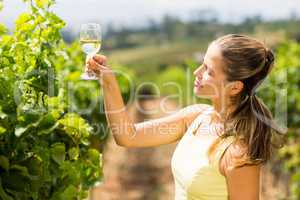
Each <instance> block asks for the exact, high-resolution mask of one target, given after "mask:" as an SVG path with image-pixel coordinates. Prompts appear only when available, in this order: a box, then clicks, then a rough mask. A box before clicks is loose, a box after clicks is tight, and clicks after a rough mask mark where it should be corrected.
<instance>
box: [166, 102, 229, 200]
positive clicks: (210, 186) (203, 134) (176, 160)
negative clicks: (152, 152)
mask: <svg viewBox="0 0 300 200" xmlns="http://www.w3.org/2000/svg"><path fill="white" fill-rule="evenodd" d="M212 109H213V108H212V107H209V108H208V109H205V111H204V112H202V113H201V114H199V116H197V117H196V119H195V120H194V121H193V122H192V124H191V125H190V126H189V128H188V130H187V132H186V133H185V134H184V136H183V137H182V138H181V140H180V141H179V143H178V144H177V146H176V149H175V151H174V153H173V156H172V160H171V167H172V173H173V177H174V181H175V200H227V199H228V194H227V185H226V179H225V177H224V176H223V175H222V174H221V173H220V171H219V160H220V158H221V157H222V155H223V154H224V152H225V150H226V148H227V147H228V146H229V145H230V144H231V143H232V142H233V139H234V137H232V136H230V137H227V138H226V139H224V140H223V141H222V142H221V144H220V145H218V147H217V149H216V153H215V154H214V156H213V160H212V162H211V163H210V162H209V160H208V157H207V150H208V149H209V147H210V145H211V144H212V142H213V141H214V140H215V139H216V137H218V136H217V135H214V134H213V132H214V131H213V130H212V127H211V126H210V125H209V121H210V114H211V112H212ZM200 124H201V126H199V125H200ZM198 127H199V128H198ZM194 131H196V134H194V133H193V132H194Z"/></svg>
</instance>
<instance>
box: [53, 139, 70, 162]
mask: <svg viewBox="0 0 300 200" xmlns="http://www.w3.org/2000/svg"><path fill="white" fill-rule="evenodd" d="M51 158H52V159H53V160H54V161H55V162H56V163H57V164H59V165H61V164H62V163H63V162H64V160H65V158H66V147H65V144H63V143H55V144H53V145H52V146H51Z"/></svg>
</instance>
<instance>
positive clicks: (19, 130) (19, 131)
mask: <svg viewBox="0 0 300 200" xmlns="http://www.w3.org/2000/svg"><path fill="white" fill-rule="evenodd" d="M27 130H28V127H21V126H17V127H16V129H15V135H16V136H17V137H20V136H21V135H22V134H23V133H25V132H26V131H27Z"/></svg>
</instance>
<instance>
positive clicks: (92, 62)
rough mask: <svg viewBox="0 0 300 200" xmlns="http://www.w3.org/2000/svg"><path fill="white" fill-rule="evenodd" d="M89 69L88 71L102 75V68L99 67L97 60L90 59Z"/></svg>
mask: <svg viewBox="0 0 300 200" xmlns="http://www.w3.org/2000/svg"><path fill="white" fill-rule="evenodd" d="M87 69H88V71H92V72H94V73H96V74H97V75H100V73H101V69H102V66H101V65H99V64H98V63H97V62H96V61H95V60H93V59H89V60H88V62H87Z"/></svg>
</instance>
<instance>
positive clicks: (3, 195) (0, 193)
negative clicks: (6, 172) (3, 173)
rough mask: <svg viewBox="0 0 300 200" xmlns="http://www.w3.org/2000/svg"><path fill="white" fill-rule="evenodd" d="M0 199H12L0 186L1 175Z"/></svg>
mask: <svg viewBox="0 0 300 200" xmlns="http://www.w3.org/2000/svg"><path fill="white" fill-rule="evenodd" d="M0 199H3V200H14V199H13V198H12V197H11V196H9V195H7V194H6V192H5V191H4V189H3V187H2V180H1V177H0Z"/></svg>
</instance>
